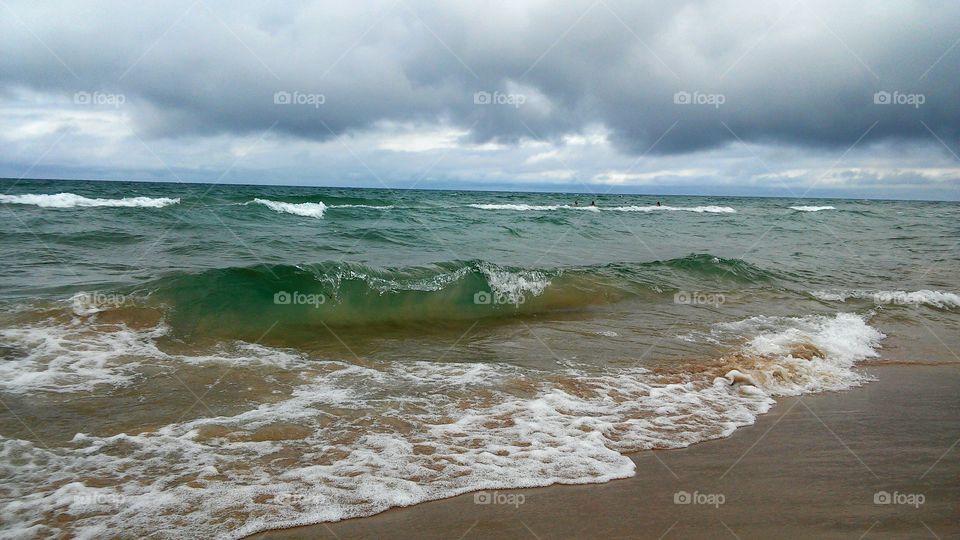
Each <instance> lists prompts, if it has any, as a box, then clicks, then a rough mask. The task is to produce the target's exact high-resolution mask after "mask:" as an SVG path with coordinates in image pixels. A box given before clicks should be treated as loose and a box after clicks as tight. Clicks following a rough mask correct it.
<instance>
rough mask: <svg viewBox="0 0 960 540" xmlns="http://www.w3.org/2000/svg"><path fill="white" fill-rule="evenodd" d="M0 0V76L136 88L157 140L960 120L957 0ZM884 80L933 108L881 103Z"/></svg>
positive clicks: (764, 137) (683, 149)
mask: <svg viewBox="0 0 960 540" xmlns="http://www.w3.org/2000/svg"><path fill="white" fill-rule="evenodd" d="M4 5H5V7H2V8H0V10H3V13H4V15H3V17H0V50H3V54H2V55H0V91H6V92H9V91H10V89H12V88H19V89H28V90H29V91H34V92H42V93H47V94H57V93H59V94H63V95H67V96H72V95H73V94H74V93H75V92H78V91H87V92H94V91H100V92H107V93H111V92H112V93H119V94H123V95H124V97H125V100H126V101H125V103H124V111H126V112H127V113H129V114H130V115H131V118H132V121H133V126H134V129H136V130H137V131H138V132H139V133H141V134H142V136H144V137H147V138H179V137H189V136H195V135H204V136H212V135H218V134H236V135H244V134H257V133H262V132H263V131H265V130H267V129H268V128H270V127H271V126H274V130H275V131H276V132H277V133H286V134H289V135H292V136H295V137H300V138H306V139H315V140H326V139H329V138H330V137H331V136H333V135H340V134H344V133H356V132H361V131H364V130H370V129H373V128H374V127H375V126H376V125H378V123H382V122H385V121H386V122H414V123H425V124H439V123H442V124H445V125H453V126H459V127H461V128H464V129H466V128H469V130H470V134H469V137H470V138H472V140H474V141H476V142H485V141H497V142H506V143H512V142H516V141H519V140H521V139H524V138H530V137H533V138H537V139H546V140H558V139H559V138H560V137H562V136H563V135H564V134H568V133H573V132H578V131H580V130H582V129H584V128H585V127H587V126H590V125H603V126H606V128H607V129H609V131H610V139H611V141H612V142H613V143H614V144H615V145H616V147H617V148H618V149H620V150H621V151H623V152H626V153H628V154H632V155H640V154H643V153H645V152H647V151H648V150H650V149H651V147H654V145H655V147H654V148H653V152H654V153H666V154H672V153H679V154H682V153H688V152H695V151H702V150H705V149H711V148H717V147H721V146H723V145H725V144H728V143H732V142H733V143H736V142H739V141H744V142H747V143H759V144H787V145H800V146H803V147H811V148H838V149H842V148H846V147H849V146H850V145H852V144H853V143H854V142H855V141H857V140H858V139H859V138H860V137H861V136H863V135H864V133H867V132H868V130H869V133H867V135H866V136H865V138H864V142H871V141H878V140H882V139H931V138H932V135H931V133H930V131H932V132H933V133H935V134H936V135H937V136H939V137H940V138H942V139H943V140H945V141H949V144H950V145H953V144H955V141H956V139H957V137H958V135H960V102H958V96H960V69H958V67H960V47H955V48H953V49H951V46H952V45H954V44H955V42H956V40H957V39H958V38H960V3H957V2H947V1H944V2H930V3H926V4H924V8H923V9H916V8H915V6H914V5H913V4H912V3H909V2H890V3H884V4H882V5H881V4H874V3H869V2H864V3H859V4H856V5H855V4H849V3H840V4H838V3H836V2H826V1H813V0H810V1H803V0H801V1H799V2H780V3H776V2H759V1H758V2H730V1H689V2H669V3H666V2H644V3H637V2H627V1H615V0H605V1H604V2H592V1H585V2H562V3H552V2H540V1H534V2H500V1H491V2H486V3H479V4H474V3H471V4H469V5H460V4H457V5H454V3H448V2H437V3H434V2H421V1H414V0H400V1H398V2H392V1H386V2H356V1H353V2H335V3H330V2H321V3H311V2H296V3H290V4H283V5H274V4H270V3H248V2H240V3H236V2H229V3H228V2H216V1H213V0H204V1H195V2H190V1H184V2H167V3H162V4H160V3H157V4H147V5H144V4H142V3H130V2H114V3H99V4H97V5H96V6H90V5H83V4H75V3H58V2H45V3H43V4H40V5H36V4H34V3H30V2H9V1H8V2H5V3H4ZM881 91H885V92H889V93H890V96H891V100H896V99H901V100H903V99H905V100H908V101H909V100H910V97H909V96H911V95H915V94H920V95H922V100H923V103H922V104H920V105H919V106H912V105H910V104H906V103H903V104H900V103H880V104H877V103H875V102H874V94H875V93H876V92H881ZM276 92H290V93H294V92H298V93H300V94H307V95H309V94H322V95H323V99H324V103H323V104H322V105H320V106H318V107H312V106H310V105H276V104H275V103H274V94H275V93H276ZM477 92H489V93H490V94H491V96H494V95H499V96H508V97H507V98H503V99H510V98H509V96H515V97H516V96H521V98H520V99H523V100H524V103H523V104H521V105H519V106H517V107H514V106H511V105H510V104H496V103H491V104H486V105H484V104H476V103H475V101H474V96H475V94H476V93H477ZM495 92H496V93H498V94H494V93H495ZM677 92H688V93H689V94H690V96H691V101H696V100H697V99H700V100H701V101H705V102H710V101H711V97H710V96H711V95H713V96H717V95H719V96H722V98H717V97H714V98H712V99H713V102H716V101H717V100H718V99H722V101H723V102H722V103H721V104H719V105H718V106H713V105H711V104H709V103H705V104H697V103H690V104H683V103H679V104H678V103H675V101H674V96H675V94H676V93H677ZM895 92H896V94H894V93H895ZM903 96H907V97H906V98H904V97H903ZM913 99H914V100H916V98H913ZM681 101H682V99H681Z"/></svg>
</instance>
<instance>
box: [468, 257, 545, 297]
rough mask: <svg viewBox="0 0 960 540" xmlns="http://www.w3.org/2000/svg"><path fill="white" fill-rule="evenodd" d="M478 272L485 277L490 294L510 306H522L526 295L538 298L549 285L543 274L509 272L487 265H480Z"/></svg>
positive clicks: (535, 272)
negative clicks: (495, 295)
mask: <svg viewBox="0 0 960 540" xmlns="http://www.w3.org/2000/svg"><path fill="white" fill-rule="evenodd" d="M480 271H481V272H483V274H484V276H486V278H487V283H488V284H489V285H490V288H491V292H493V293H495V294H497V295H498V296H499V297H500V298H502V299H504V300H505V301H506V302H508V303H510V304H522V303H523V302H524V301H526V299H527V295H532V296H540V295H541V294H543V291H544V290H546V288H547V287H549V286H550V283H551V281H550V279H549V278H548V277H547V276H546V274H544V273H543V272H537V271H529V270H524V271H519V272H511V271H508V270H503V269H501V268H498V267H495V266H492V265H488V264H482V265H481V266H480Z"/></svg>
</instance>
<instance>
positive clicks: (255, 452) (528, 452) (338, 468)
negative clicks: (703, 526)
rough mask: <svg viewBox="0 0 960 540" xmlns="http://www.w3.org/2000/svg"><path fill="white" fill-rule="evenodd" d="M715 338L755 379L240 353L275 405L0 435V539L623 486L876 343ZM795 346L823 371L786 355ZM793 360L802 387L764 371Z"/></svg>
mask: <svg viewBox="0 0 960 540" xmlns="http://www.w3.org/2000/svg"><path fill="white" fill-rule="evenodd" d="M728 327H729V329H732V330H735V331H736V332H742V333H746V334H747V335H748V336H749V337H750V339H749V341H748V343H747V344H746V345H745V346H744V352H745V353H751V354H755V355H761V356H763V357H764V358H766V359H769V361H770V362H769V363H768V364H763V366H765V368H764V369H755V370H751V369H750V367H749V366H744V367H739V368H735V369H739V371H740V375H741V377H739V378H737V377H736V376H735V375H736V374H734V375H731V379H730V380H728V379H725V378H722V377H718V378H717V379H710V378H709V377H705V376H702V375H701V376H697V375H695V374H691V375H689V376H687V377H683V379H684V382H682V383H677V382H674V381H670V380H663V379H661V378H660V377H661V376H660V375H657V374H655V373H652V372H650V371H648V370H646V369H644V368H642V367H632V368H610V367H608V368H599V367H596V366H589V365H583V366H578V367H576V368H574V367H571V366H570V365H568V366H567V367H566V368H565V369H563V370H560V371H555V372H548V373H545V372H543V371H540V370H533V369H528V368H524V367H520V366H517V365H513V364H510V363H506V362H504V363H457V362H397V363H387V364H379V365H376V366H374V365H353V364H347V363H343V362H337V361H330V360H323V359H317V358H309V357H306V356H305V355H302V354H300V353H295V352H293V351H287V350H278V349H273V348H270V347H266V346H262V345H247V346H245V347H242V348H241V350H242V355H246V356H250V357H263V358H264V360H263V361H264V362H270V360H267V358H274V357H277V356H281V357H287V359H286V360H285V361H284V362H285V364H284V365H287V366H288V367H289V368H292V369H295V370H296V372H297V374H298V376H299V379H298V380H299V381H300V385H299V386H297V387H295V388H294V389H293V390H292V392H291V393H290V394H289V395H288V397H286V398H285V399H282V400H280V401H276V402H268V403H259V404H258V403H254V404H251V405H250V406H249V407H248V408H247V409H245V410H242V411H240V412H237V413H234V414H227V415H224V416H216V417H214V416H211V417H207V418H197V419H192V420H187V421H177V422H175V423H172V424H168V425H165V426H160V427H158V428H157V429H155V430H147V431H144V432H142V433H138V434H127V433H120V434H112V435H111V434H101V435H97V434H92V433H78V434H77V435H76V436H75V437H73V440H72V441H71V442H70V443H69V444H66V445H62V446H53V447H50V448H47V447H40V446H35V445H34V444H33V443H31V442H29V441H25V440H18V439H11V438H4V437H0V477H3V478H5V479H7V483H6V484H5V489H6V493H8V494H9V495H6V494H5V495H4V496H3V497H2V498H0V515H3V516H4V522H5V523H4V526H5V528H6V530H7V531H17V532H18V533H23V534H26V531H32V532H33V533H34V534H39V535H43V536H65V535H73V536H76V537H78V538H95V537H102V536H104V535H108V534H109V535H116V536H124V537H126V536H130V537H138V536H144V535H148V534H151V533H154V532H156V531H163V533H164V535H165V536H168V537H174V538H178V537H198V536H199V537H234V538H238V537H242V536H245V535H248V534H253V533H256V532H259V531H261V530H264V529H268V528H278V527H289V526H295V525H303V524H308V523H317V522H323V521H335V520H341V519H346V518H350V517H357V516H366V515H371V514H375V513H377V512H380V511H383V510H386V509H388V508H390V507H396V506H407V505H410V504H415V503H418V502H422V501H427V500H433V499H439V498H445V497H450V496H453V495H457V494H460V493H464V492H468V491H474V490H479V489H507V488H518V487H534V486H545V485H550V484H556V483H562V484H583V483H595V482H605V481H608V480H612V479H616V478H625V477H629V476H632V475H633V474H634V465H633V462H632V461H631V460H630V459H629V458H628V457H627V456H626V455H625V454H626V453H628V452H633V451H638V450H643V449H650V448H677V447H684V446H687V445H690V444H693V443H695V442H698V441H703V440H707V439H713V438H717V437H725V436H728V435H730V434H731V433H733V432H734V431H735V430H736V428H737V427H739V426H743V425H747V424H750V423H752V422H753V421H754V420H755V418H756V416H757V415H759V414H762V413H764V412H766V411H767V410H769V408H770V407H771V406H772V404H773V403H774V402H773V400H772V399H771V397H770V396H771V395H774V394H782V393H793V392H799V391H809V390H818V389H836V388H840V387H842V384H847V385H849V384H856V383H858V382H859V380H860V379H859V378H857V377H856V376H855V374H853V371H852V367H853V364H854V362H856V361H857V360H858V359H860V358H863V357H867V356H870V355H872V354H875V352H874V351H873V347H875V346H876V344H877V342H878V341H879V339H880V338H881V337H882V335H881V334H880V333H879V332H877V331H876V330H874V329H872V328H870V327H869V326H868V325H867V324H866V322H865V321H864V320H863V319H862V318H860V317H858V316H856V315H852V314H843V313H841V314H838V315H837V316H836V317H803V318H752V319H747V320H746V321H740V322H738V323H731V324H729V325H728ZM801 342H802V343H807V342H812V343H813V344H814V345H816V346H817V347H818V348H819V349H820V350H822V351H823V352H824V358H820V359H815V360H814V361H811V360H803V359H795V358H793V357H791V356H790V351H791V350H792V349H791V347H792V346H793V345H794V344H796V343H801ZM60 346H61V347H64V345H62V344H61V345H60ZM141 352H142V354H150V355H152V356H153V357H154V358H156V359H158V360H159V359H162V360H166V361H169V362H179V361H184V359H183V358H178V357H172V356H166V357H164V356H159V357H158V356H157V355H162V354H163V353H161V352H160V351H152V352H151V351H149V350H146V349H144V350H142V351H141ZM233 354H234V353H229V354H226V353H225V354H224V355H223V356H224V358H223V361H224V362H226V363H227V364H229V363H230V361H231V360H232V356H233ZM202 361H203V362H206V361H210V360H208V359H204V360H202ZM801 362H805V363H807V364H808V366H807V367H798V368H796V369H795V370H794V371H797V372H799V373H800V375H802V376H793V375H792V373H793V371H791V372H790V375H791V376H793V378H788V379H783V380H781V379H778V378H777V377H776V375H775V374H772V373H773V371H770V370H772V369H776V367H777V366H779V368H780V369H782V370H790V369H792V368H793V365H794V364H797V365H799V364H800V363H801ZM731 380H735V382H736V384H734V385H731ZM788 382H789V383H790V384H789V385H788V384H787V383H788ZM750 383H753V384H750ZM841 383H842V384H841ZM280 422H283V423H286V424H294V425H296V426H300V427H301V428H302V429H301V431H300V432H298V433H297V434H296V435H295V436H292V437H289V438H287V439H286V440H274V439H271V438H270V437H259V438H255V437H252V434H255V433H263V432H264V431H263V430H268V429H270V428H271V426H273V425H275V424H277V423H280ZM83 479H96V483H95V484H94V483H92V482H86V481H84V480H83ZM171 515H173V516H176V519H175V520H172V519H171V518H170V516H171ZM47 516H62V517H64V518H68V519H62V520H56V521H54V520H47V519H45V518H46V517H47Z"/></svg>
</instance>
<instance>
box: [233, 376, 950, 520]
mask: <svg viewBox="0 0 960 540" xmlns="http://www.w3.org/2000/svg"><path fill="white" fill-rule="evenodd" d="M866 371H867V372H868V373H870V374H872V375H873V376H875V377H877V378H878V380H877V381H874V382H872V383H870V384H868V385H866V386H864V387H862V388H857V389H852V390H848V391H846V392H840V393H825V394H816V395H807V396H803V397H801V398H783V399H780V400H779V402H778V405H777V406H776V407H774V409H773V410H772V411H771V412H770V413H768V414H766V415H763V416H761V417H760V418H759V419H758V420H757V423H756V424H755V425H753V426H749V427H745V428H741V429H739V430H737V431H736V432H735V433H734V434H733V435H732V436H731V437H729V438H727V439H720V440H714V441H709V442H705V443H701V444H697V445H694V446H692V447H689V448H685V449H680V450H661V451H654V452H641V453H637V454H634V455H632V456H631V459H633V461H634V463H636V466H637V474H636V476H634V477H633V478H629V479H625V480H618V481H614V482H609V483H606V484H588V485H577V486H551V487H546V488H537V489H524V490H500V491H498V492H488V493H487V494H488V495H489V497H488V498H489V499H493V500H495V501H496V502H498V503H499V504H478V503H477V502H476V499H477V498H478V497H480V498H481V499H482V498H483V496H478V495H477V494H476V493H468V494H465V495H461V496H458V497H453V498H450V499H444V500H440V501H433V502H427V503H423V504H419V505H416V506H412V507H408V508H394V509H391V510H388V511H386V512H383V513H381V514H378V515H376V516H371V517H366V518H359V519H351V520H346V521H342V522H338V523H329V524H321V525H313V526H308V527H298V528H294V529H286V530H279V531H271V532H267V533H261V534H257V535H254V536H252V537H251V538H263V539H291V538H331V539H347V538H465V539H469V538H533V539H537V538H539V539H546V538H744V539H745V538H771V537H783V538H957V537H960V448H958V446H960V445H958V444H957V443H958V439H960V365H957V364H953V365H942V366H902V365H900V366H897V365H890V366H872V367H868V368H866ZM681 492H683V493H687V494H689V496H688V497H687V498H688V499H691V500H693V502H692V503H690V504H677V503H676V502H675V499H676V498H678V497H679V498H681V499H682V498H684V495H683V493H681ZM879 492H887V493H889V494H890V496H889V499H893V500H894V503H892V504H877V503H876V502H875V499H876V498H878V497H879V498H881V499H882V498H883V497H884V495H883V494H882V493H881V494H880V495H878V493H879ZM678 493H679V495H678ZM521 496H522V499H521ZM921 497H922V499H921ZM521 500H522V504H516V503H517V502H519V501H521ZM720 502H722V504H718V503H720ZM920 502H922V504H918V503H920ZM504 503H513V504H504ZM911 503H912V504H911Z"/></svg>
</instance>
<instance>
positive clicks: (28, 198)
mask: <svg viewBox="0 0 960 540" xmlns="http://www.w3.org/2000/svg"><path fill="white" fill-rule="evenodd" d="M179 202H180V198H179V197H177V198H173V199H171V198H167V197H124V198H122V199H90V198H87V197H83V196H80V195H75V194H73V193H57V194H55V195H48V194H33V193H28V194H25V195H0V203H6V204H26V205H33V206H39V207H40V208H89V207H99V206H106V207H116V208H163V207H164V206H170V205H172V204H178V203H179Z"/></svg>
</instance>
